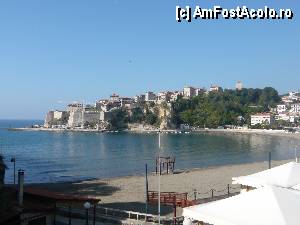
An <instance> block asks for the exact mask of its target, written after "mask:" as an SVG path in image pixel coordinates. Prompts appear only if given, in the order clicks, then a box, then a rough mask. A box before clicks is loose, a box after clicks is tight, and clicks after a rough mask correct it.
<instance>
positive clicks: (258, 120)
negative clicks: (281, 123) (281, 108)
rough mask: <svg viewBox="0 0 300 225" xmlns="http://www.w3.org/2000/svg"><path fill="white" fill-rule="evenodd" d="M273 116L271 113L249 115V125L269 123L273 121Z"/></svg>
mask: <svg viewBox="0 0 300 225" xmlns="http://www.w3.org/2000/svg"><path fill="white" fill-rule="evenodd" d="M274 120H275V118H274V116H273V114H271V113H257V114H255V115H251V126H254V125H257V124H262V125H270V124H273V123H274Z"/></svg>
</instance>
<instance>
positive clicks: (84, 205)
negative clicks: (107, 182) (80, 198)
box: [83, 202, 91, 225]
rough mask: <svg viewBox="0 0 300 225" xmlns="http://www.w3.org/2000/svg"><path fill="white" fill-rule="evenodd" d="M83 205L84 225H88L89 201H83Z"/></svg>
mask: <svg viewBox="0 0 300 225" xmlns="http://www.w3.org/2000/svg"><path fill="white" fill-rule="evenodd" d="M83 207H84V208H85V215H86V225H89V209H90V208H91V203H89V202H85V203H84V204H83Z"/></svg>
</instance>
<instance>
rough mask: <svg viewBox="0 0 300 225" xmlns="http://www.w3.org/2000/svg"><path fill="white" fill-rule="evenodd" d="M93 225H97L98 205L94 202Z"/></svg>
mask: <svg viewBox="0 0 300 225" xmlns="http://www.w3.org/2000/svg"><path fill="white" fill-rule="evenodd" d="M93 224H94V225H96V203H95V202H94V218H93Z"/></svg>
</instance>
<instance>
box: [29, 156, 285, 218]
mask: <svg viewBox="0 0 300 225" xmlns="http://www.w3.org/2000/svg"><path fill="white" fill-rule="evenodd" d="M286 162H288V161H287V160H284V161H272V166H277V165H281V164H284V163H286ZM268 165H269V164H268V162H257V163H249V164H239V165H226V166H218V167H210V168H205V169H192V170H184V171H176V172H175V173H174V174H168V175H167V174H166V175H162V176H161V191H162V192H179V193H185V192H187V193H188V198H189V199H190V200H193V199H194V190H195V189H196V190H197V191H196V192H197V198H205V197H210V196H211V191H210V190H211V189H215V190H216V192H215V195H222V194H226V193H227V185H228V184H231V181H232V177H236V176H242V175H248V174H251V173H255V172H259V171H262V170H265V169H268ZM148 180H149V190H153V191H156V190H157V189H158V177H157V176H156V175H155V174H153V173H151V174H150V175H149V176H148ZM31 186H34V187H37V188H46V189H48V190H52V191H56V192H65V193H68V194H79V195H85V196H86V195H89V196H95V197H100V199H101V203H100V205H102V206H104V207H109V208H116V209H123V210H132V211H138V212H145V177H144V176H127V177H119V178H111V179H98V180H89V181H81V182H74V183H47V184H33V185H31ZM230 187H231V191H232V192H233V191H236V192H237V191H239V185H230ZM148 209H149V211H148V212H149V213H152V214H156V213H157V208H156V205H153V206H149V208H148ZM172 212H173V209H172V208H171V207H162V215H167V216H172ZM180 213H181V209H178V210H177V214H178V215H180Z"/></svg>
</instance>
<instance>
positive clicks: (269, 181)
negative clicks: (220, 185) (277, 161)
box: [232, 162, 300, 188]
mask: <svg viewBox="0 0 300 225" xmlns="http://www.w3.org/2000/svg"><path fill="white" fill-rule="evenodd" d="M232 183H233V184H242V185H245V186H250V187H255V188H259V187H264V186H267V185H271V186H277V187H285V188H290V187H292V186H295V185H297V184H300V163H296V162H290V163H286V164H284V165H281V166H277V167H274V168H272V169H268V170H264V171H262V172H259V173H254V174H251V175H248V176H241V177H233V178H232Z"/></svg>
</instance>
